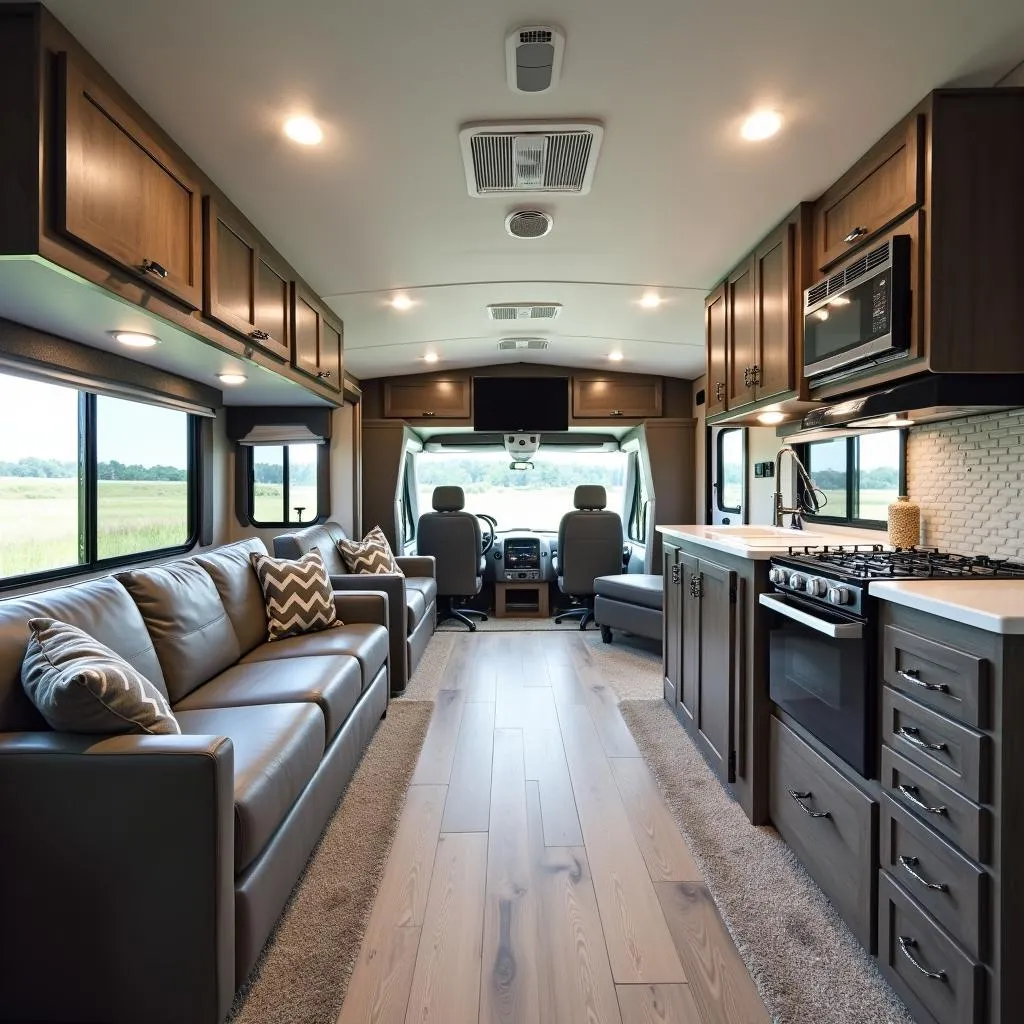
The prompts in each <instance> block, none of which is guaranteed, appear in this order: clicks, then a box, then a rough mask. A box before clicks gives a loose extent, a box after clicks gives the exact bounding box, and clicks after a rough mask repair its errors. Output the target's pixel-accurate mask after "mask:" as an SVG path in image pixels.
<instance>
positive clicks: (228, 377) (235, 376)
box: [217, 373, 245, 386]
mask: <svg viewBox="0 0 1024 1024" xmlns="http://www.w3.org/2000/svg"><path fill="white" fill-rule="evenodd" d="M217 380H219V381H220V382H221V384H227V385H229V386H234V385H235V384H244V383H245V374H244V373H218V374H217Z"/></svg>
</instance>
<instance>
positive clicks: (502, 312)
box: [487, 302, 562, 320]
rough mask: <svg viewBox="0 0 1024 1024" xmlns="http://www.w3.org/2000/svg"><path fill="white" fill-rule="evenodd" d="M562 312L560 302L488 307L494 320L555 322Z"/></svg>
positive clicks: (505, 303) (509, 303)
mask: <svg viewBox="0 0 1024 1024" xmlns="http://www.w3.org/2000/svg"><path fill="white" fill-rule="evenodd" d="M561 312H562V304H561V303H560V302H502V303H495V304H494V305H492V306H488V307H487V315H488V316H489V317H490V318H491V319H492V320H554V319H555V317H556V316H558V314H559V313H561Z"/></svg>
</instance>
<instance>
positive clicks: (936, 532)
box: [907, 409, 1024, 561]
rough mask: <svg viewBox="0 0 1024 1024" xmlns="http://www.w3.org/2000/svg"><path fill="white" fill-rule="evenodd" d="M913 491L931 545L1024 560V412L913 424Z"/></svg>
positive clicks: (910, 451)
mask: <svg viewBox="0 0 1024 1024" xmlns="http://www.w3.org/2000/svg"><path fill="white" fill-rule="evenodd" d="M907 490H908V492H909V494H910V496H911V497H912V498H913V499H914V500H915V501H917V502H918V503H919V504H920V506H921V523H922V530H921V532H922V540H923V542H924V543H925V544H930V545H934V546H935V547H937V548H941V549H942V550H944V551H956V552H959V553H962V554H971V555H979V554H981V555H992V556H994V557H999V558H1014V559H1020V560H1022V561H1024V409H1014V410H1012V411H1011V412H997V413H989V414H988V415H985V416H969V417H967V418H965V419H962V420H951V421H950V422H948V423H936V424H927V425H922V426H920V427H913V428H912V429H911V431H910V436H909V438H908V440H907Z"/></svg>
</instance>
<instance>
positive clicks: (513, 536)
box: [484, 531, 558, 583]
mask: <svg viewBox="0 0 1024 1024" xmlns="http://www.w3.org/2000/svg"><path fill="white" fill-rule="evenodd" d="M557 552H558V535H557V534H554V533H529V532H521V531H516V532H515V533H499V534H498V535H497V537H496V538H495V540H494V547H493V548H492V549H491V552H490V554H488V556H487V568H486V570H485V572H484V579H485V580H486V581H489V582H491V583H518V582H529V581H533V580H537V581H539V582H544V581H547V582H554V580H555V571H554V569H553V568H552V565H551V562H552V559H553V558H554V556H555V555H556V554H557Z"/></svg>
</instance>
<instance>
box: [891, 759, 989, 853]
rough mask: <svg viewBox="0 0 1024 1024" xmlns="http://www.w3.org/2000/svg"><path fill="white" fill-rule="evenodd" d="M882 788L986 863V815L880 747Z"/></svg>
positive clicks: (927, 775)
mask: <svg viewBox="0 0 1024 1024" xmlns="http://www.w3.org/2000/svg"><path fill="white" fill-rule="evenodd" d="M882 789H883V790H884V791H885V792H886V793H888V794H889V795H890V796H891V797H892V798H893V799H894V800H895V801H896V802H897V803H898V804H899V805H900V807H902V808H904V809H905V810H907V811H909V812H910V813H911V814H913V815H915V816H916V817H918V818H920V819H921V821H924V822H926V823H927V824H928V825H930V826H931V827H932V828H933V829H935V831H936V832H940V833H941V834H942V835H944V836H945V837H946V838H947V839H949V840H950V841H951V842H952V843H953V844H954V845H955V846H958V847H959V848H960V849H961V850H963V851H964V853H966V854H967V855H968V856H969V857H973V858H974V859H975V860H978V861H981V862H982V863H987V858H988V852H989V851H988V834H989V814H988V811H987V810H986V809H985V808H984V807H979V806H978V805H977V804H976V803H974V802H973V801H971V800H968V799H967V797H964V796H961V795H960V794H959V793H957V792H956V790H954V789H950V788H949V786H947V785H946V784H945V783H944V782H939V780H938V779H937V778H935V776H934V775H930V774H929V773H928V772H926V771H925V770H924V769H923V768H919V767H918V766H917V765H916V764H914V763H913V762H911V761H908V760H907V759H906V758H905V757H903V756H902V755H900V754H897V753H896V752H895V751H894V750H891V749H890V748H889V747H886V746H883V747H882Z"/></svg>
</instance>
